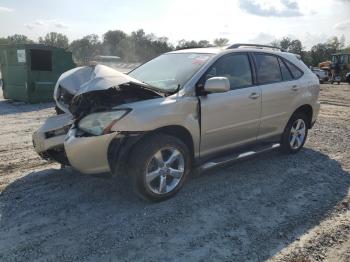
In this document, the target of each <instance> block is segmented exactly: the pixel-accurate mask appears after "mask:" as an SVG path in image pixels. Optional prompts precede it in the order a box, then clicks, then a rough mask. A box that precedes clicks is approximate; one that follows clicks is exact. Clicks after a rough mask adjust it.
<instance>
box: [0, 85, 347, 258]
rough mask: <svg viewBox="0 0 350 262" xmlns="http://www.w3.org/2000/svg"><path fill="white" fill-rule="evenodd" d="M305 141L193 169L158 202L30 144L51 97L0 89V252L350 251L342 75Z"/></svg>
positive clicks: (201, 254) (284, 254) (321, 254)
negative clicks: (36, 98)
mask: <svg viewBox="0 0 350 262" xmlns="http://www.w3.org/2000/svg"><path fill="white" fill-rule="evenodd" d="M320 100H321V101H322V107H321V112H320V116H319V119H318V122H317V124H316V125H315V127H314V128H313V129H312V130H311V131H310V133H309V139H308V141H307V143H306V146H305V148H304V149H303V150H302V151H301V152H300V153H298V154H297V155H283V154H280V153H279V152H273V153H269V154H265V155H261V156H258V157H256V158H253V159H250V160H248V161H244V162H240V163H236V164H234V165H232V166H229V167H225V168H220V169H214V170H211V171H209V172H206V173H203V174H198V175H193V176H191V178H190V179H189V180H188V181H187V184H186V185H185V186H184V188H183V190H181V191H180V193H179V194H178V195H177V196H176V197H175V198H172V199H170V200H168V201H166V202H162V203H158V204H150V203H146V202H143V201H141V200H139V199H138V198H137V197H135V196H134V194H133V193H132V192H130V191H129V190H127V189H126V188H124V187H123V185H121V184H118V183H115V182H113V180H111V179H109V178H108V177H107V176H103V177H97V176H87V175H82V174H79V173H77V172H74V171H72V170H70V169H65V170H60V169H59V166H58V165H57V164H54V163H47V162H46V161H43V160H41V159H40V158H39V157H38V156H37V155H36V153H35V152H34V150H33V147H32V142H31V134H32V132H33V131H34V130H35V129H36V128H38V127H39V126H40V125H41V124H42V123H43V121H44V120H45V119H46V118H47V116H49V115H52V114H54V110H53V107H52V106H53V104H50V103H48V104H40V105H26V104H22V103H10V102H8V101H5V100H3V99H0V192H1V193H0V261H266V260H269V261H299V262H302V261H350V191H349V188H350V173H349V172H350V85H348V84H342V85H340V86H337V85H334V86H332V85H322V90H321V97H320Z"/></svg>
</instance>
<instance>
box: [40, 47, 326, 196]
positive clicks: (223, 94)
mask: <svg viewBox="0 0 350 262" xmlns="http://www.w3.org/2000/svg"><path fill="white" fill-rule="evenodd" d="M318 95H319V81H318V79H317V77H316V76H315V75H314V74H313V73H312V72H311V71H310V69H308V68H307V66H305V65H304V63H303V62H302V61H301V60H300V59H299V58H298V57H297V56H296V55H294V54H291V53H287V52H283V51H281V50H276V49H274V48H272V47H268V46H259V45H249V44H235V45H232V46H229V47H225V48H201V49H187V50H179V51H174V52H169V53H166V54H163V55H160V56H158V57H156V58H155V59H153V60H151V61H149V62H147V63H145V64H143V65H141V66H139V67H138V68H136V69H134V70H133V71H131V72H130V73H129V74H123V73H120V72H118V71H115V70H114V69H111V68H109V67H106V66H102V65H95V66H87V67H79V68H75V69H72V70H70V71H67V72H65V73H64V74H63V75H62V76H61V77H60V78H59V80H58V82H57V85H56V88H55V93H54V97H55V100H56V104H57V106H58V107H59V109H60V110H61V111H62V112H63V113H62V114H59V115H57V116H53V117H50V118H49V119H47V121H46V122H45V123H44V125H43V126H42V127H41V128H40V129H39V130H38V131H36V132H35V133H34V134H33V143H34V147H35V150H36V151H37V152H38V153H39V155H40V156H42V157H43V158H45V159H51V160H55V161H57V162H59V163H61V164H63V165H70V166H72V168H74V169H76V170H78V171H80V172H82V173H86V174H96V173H104V172H111V173H112V174H113V175H114V176H116V177H119V176H122V175H125V176H127V178H129V179H130V181H131V182H132V184H133V186H134V189H135V190H136V192H137V193H139V195H141V196H142V197H144V198H148V199H151V200H156V201H159V200H164V199H167V198H169V197H171V196H173V195H174V194H176V193H177V192H178V190H179V189H180V188H181V187H182V185H183V183H184V181H185V179H186V177H187V176H188V174H189V172H190V171H191V170H192V169H194V168H196V167H199V168H200V169H202V170H203V169H207V168H211V167H214V166H217V165H220V164H226V163H230V162H232V161H235V160H237V159H241V158H244V157H247V156H251V155H253V154H256V153H260V152H265V151H268V150H273V149H275V148H280V149H281V150H282V151H284V152H287V153H296V152H298V151H299V150H300V149H301V148H302V147H303V145H304V143H305V140H306V137H307V134H308V129H310V128H311V127H312V126H313V124H314V123H315V121H316V118H317V115H318V111H319V107H320V104H319V102H318Z"/></svg>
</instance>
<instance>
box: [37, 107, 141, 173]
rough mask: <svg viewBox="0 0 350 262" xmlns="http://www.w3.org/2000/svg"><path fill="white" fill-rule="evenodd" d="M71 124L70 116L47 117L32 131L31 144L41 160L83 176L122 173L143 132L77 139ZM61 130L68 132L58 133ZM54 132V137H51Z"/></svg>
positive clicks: (75, 131) (75, 130) (76, 133)
mask: <svg viewBox="0 0 350 262" xmlns="http://www.w3.org/2000/svg"><path fill="white" fill-rule="evenodd" d="M71 125H72V116H71V115H69V114H63V115H58V116H53V117H50V118H48V119H47V120H46V122H45V123H44V125H43V126H42V127H40V128H39V129H38V130H37V131H36V132H34V134H33V145H34V148H35V151H36V152H37V153H38V154H39V155H40V156H41V157H42V158H43V159H45V160H53V161H56V162H58V163H61V164H63V165H69V166H72V167H73V168H74V169H76V170H78V171H79V172H81V173H84V174H98V173H105V172H111V173H112V174H117V175H120V174H121V173H124V171H125V169H124V166H125V164H126V162H127V159H128V155H129V152H130V150H131V148H132V146H133V145H134V144H135V143H136V142H137V141H138V140H139V139H140V138H141V137H142V136H143V133H132V132H123V133H120V132H114V133H111V134H106V135H101V136H79V135H78V133H79V132H78V129H77V128H74V127H71ZM67 127H68V128H67ZM63 128H65V129H64V130H68V129H69V131H67V132H66V133H65V134H61V131H60V130H62V129H63ZM55 132H56V133H57V134H58V135H57V136H54V134H55Z"/></svg>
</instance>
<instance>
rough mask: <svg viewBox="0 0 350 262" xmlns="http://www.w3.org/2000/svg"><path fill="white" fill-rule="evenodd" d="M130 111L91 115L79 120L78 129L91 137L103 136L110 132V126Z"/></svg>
mask: <svg viewBox="0 0 350 262" xmlns="http://www.w3.org/2000/svg"><path fill="white" fill-rule="evenodd" d="M129 112H130V109H121V110H114V111H109V112H101V113H92V114H90V115H87V116H86V117H84V118H83V119H81V120H80V121H79V123H78V127H79V128H80V129H81V130H83V131H85V132H87V133H89V134H92V135H96V136H99V135H104V134H108V133H110V132H111V128H112V126H113V125H114V124H115V123H116V122H117V121H118V120H119V119H121V118H123V117H124V116H125V115H126V114H127V113H129Z"/></svg>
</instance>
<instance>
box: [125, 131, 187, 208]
mask: <svg viewBox="0 0 350 262" xmlns="http://www.w3.org/2000/svg"><path fill="white" fill-rule="evenodd" d="M128 166H129V169H128V173H129V175H130V176H131V179H132V182H133V187H134V190H135V191H136V193H137V194H138V195H139V196H141V197H142V198H146V199H149V200H152V201H162V200H166V199H168V198H170V197H172V196H174V195H175V194H176V193H177V192H178V191H179V190H180V189H181V187H182V185H183V183H184V181H185V179H186V177H187V175H188V173H189V172H190V169H191V157H190V153H189V150H188V148H187V146H186V145H185V144H184V143H183V142H182V141H181V140H179V139H177V138H176V137H173V136H169V135H165V134H155V135H152V136H151V137H148V138H147V139H145V140H143V141H141V142H140V143H139V144H138V145H136V148H135V149H134V150H133V152H132V153H131V155H130V158H129V165H128Z"/></svg>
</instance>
